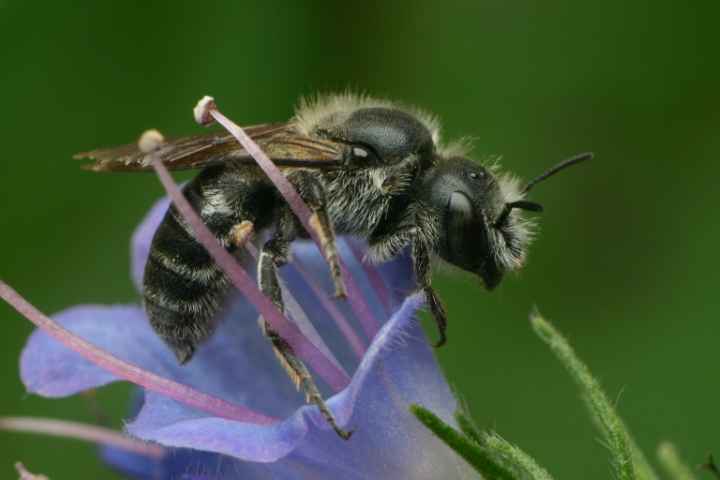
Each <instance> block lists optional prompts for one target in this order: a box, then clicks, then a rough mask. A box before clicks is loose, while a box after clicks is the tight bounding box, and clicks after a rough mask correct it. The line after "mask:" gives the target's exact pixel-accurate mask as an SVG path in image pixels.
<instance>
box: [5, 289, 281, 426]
mask: <svg viewBox="0 0 720 480" xmlns="http://www.w3.org/2000/svg"><path fill="white" fill-rule="evenodd" d="M0 297H2V298H3V299H4V300H5V301H6V302H7V303H9V304H10V305H12V306H13V307H14V308H15V309H16V310H17V311H18V312H20V313H21V314H22V315H24V316H25V318H27V319H28V320H30V321H31V322H32V323H34V324H35V325H37V326H38V328H41V329H42V330H44V331H45V332H47V333H48V334H49V335H50V336H52V337H53V338H54V339H56V340H57V341H58V342H60V343H62V344H63V345H65V346H66V347H68V348H70V349H71V350H72V351H74V352H76V353H78V354H80V355H82V356H83V357H85V358H87V359H88V360H90V361H91V362H93V363H95V364H96V365H99V366H101V367H103V368H105V369H107V370H109V371H110V372H112V373H114V374H115V375H117V376H119V377H122V378H124V379H126V380H130V381H131V382H133V383H136V384H138V385H141V386H143V387H145V388H147V389H149V390H152V391H154V392H157V393H161V394H163V395H166V396H168V397H170V398H173V399H175V400H179V401H181V402H183V403H186V404H187V405H190V406H193V407H196V408H199V409H202V410H205V411H206V412H210V413H212V414H213V415H217V416H218V417H222V418H225V419H228V420H236V421H241V422H247V423H255V424H258V425H273V424H275V423H277V422H278V420H276V419H274V418H272V417H268V416H266V415H263V414H261V413H257V412H254V411H252V410H249V409H247V408H245V407H241V406H240V405H235V404H234V403H230V402H228V401H225V400H223V399H221V398H218V397H214V396H212V395H209V394H207V393H203V392H201V391H199V390H195V389H194V388H190V387H188V386H186V385H183V384H181V383H177V382H174V381H172V380H169V379H167V378H164V377H161V376H159V375H156V374H154V373H152V372H149V371H147V370H144V369H142V368H140V367H137V366H135V365H133V364H131V363H128V362H126V361H125V360H121V359H119V358H118V357H116V356H114V355H111V354H109V353H108V352H106V351H105V350H103V349H101V348H98V347H96V346H95V345H93V344H92V343H90V342H88V341H87V340H85V339H83V338H81V337H79V336H77V335H75V334H74V333H72V332H71V331H69V330H67V329H66V328H64V327H62V326H61V325H60V324H59V323H57V322H56V321H54V320H53V319H51V318H50V317H48V316H47V315H45V314H43V313H42V312H41V311H40V310H38V309H37V308H35V307H34V306H33V305H32V304H31V303H30V302H28V301H27V300H25V299H24V298H23V297H21V296H20V294H19V293H17V292H16V291H15V290H13V289H12V288H11V287H10V286H9V285H8V284H6V283H5V282H3V281H2V280H0Z"/></svg>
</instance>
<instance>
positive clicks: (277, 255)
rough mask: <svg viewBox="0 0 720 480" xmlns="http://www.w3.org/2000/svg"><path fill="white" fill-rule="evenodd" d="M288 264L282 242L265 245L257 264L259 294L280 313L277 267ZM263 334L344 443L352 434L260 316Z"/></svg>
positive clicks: (289, 254)
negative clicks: (336, 420) (338, 419)
mask: <svg viewBox="0 0 720 480" xmlns="http://www.w3.org/2000/svg"><path fill="white" fill-rule="evenodd" d="M291 260H292V251H291V249H290V243H289V242H288V241H287V240H285V239H284V238H278V237H276V238H273V239H270V240H268V241H267V243H265V245H263V248H262V250H261V252H260V261H259V264H258V283H259V285H260V290H262V291H263V293H264V294H265V295H267V297H268V298H269V299H270V301H271V302H273V303H274V304H275V306H276V307H277V308H278V309H279V310H280V311H281V312H282V311H283V309H284V304H283V300H282V290H281V289H280V285H279V284H278V279H277V267H278V266H281V265H283V264H285V263H288V262H290V261H291ZM258 321H259V323H260V327H261V328H262V330H263V334H264V335H265V336H266V337H267V338H268V339H269V340H270V342H272V345H273V348H274V349H275V354H276V355H277V357H278V359H279V360H280V363H281V364H282V366H283V367H285V370H286V371H287V372H288V374H289V375H290V378H291V379H292V381H293V382H295V385H296V386H297V387H298V388H300V385H302V386H303V387H304V388H305V392H306V393H307V397H308V401H309V402H313V403H315V405H317V407H318V410H320V413H322V415H323V416H324V417H325V419H326V420H327V422H328V423H329V424H330V425H331V426H332V427H333V429H334V430H335V431H336V432H337V433H338V435H340V436H341V437H342V438H344V439H346V440H347V439H349V438H350V435H351V434H352V431H347V430H344V429H343V428H341V427H340V426H339V425H338V424H337V423H336V422H335V417H334V416H333V414H332V412H331V411H330V409H329V408H328V407H327V405H326V404H325V401H324V400H323V398H322V395H321V394H320V391H319V390H318V389H317V387H316V386H315V382H314V381H313V379H312V376H311V375H310V372H308V369H307V367H306V366H305V364H304V363H303V361H302V360H301V359H300V357H298V355H297V353H295V350H293V348H292V347H291V346H290V344H289V343H287V342H286V341H285V339H283V338H282V337H281V336H280V335H279V334H278V332H277V331H276V330H275V329H274V328H272V326H270V324H269V323H267V321H266V320H265V319H264V318H263V317H262V316H261V317H260V318H259V319H258Z"/></svg>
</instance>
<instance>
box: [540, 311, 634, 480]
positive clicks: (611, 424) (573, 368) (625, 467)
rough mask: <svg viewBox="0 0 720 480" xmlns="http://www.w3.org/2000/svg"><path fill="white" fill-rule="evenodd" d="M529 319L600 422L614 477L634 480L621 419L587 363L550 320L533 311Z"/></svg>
mask: <svg viewBox="0 0 720 480" xmlns="http://www.w3.org/2000/svg"><path fill="white" fill-rule="evenodd" d="M530 322H531V323H532V326H533V328H534V329H535V332H536V333H537V334H538V335H540V338H542V339H543V340H545V342H547V343H548V345H550V349H551V350H552V351H553V353H555V355H556V356H557V358H558V359H559V360H560V362H561V363H562V364H563V366H565V368H566V369H567V370H568V372H569V373H570V375H571V376H572V377H573V379H574V380H575V382H576V383H577V384H578V385H579V386H580V389H581V390H582V391H583V393H584V394H585V396H586V397H587V399H588V402H589V404H590V407H591V408H592V410H593V412H594V413H595V415H597V418H598V420H599V422H600V425H601V427H602V429H603V430H604V432H605V435H606V436H607V439H608V442H609V444H610V449H611V451H612V454H613V463H614V465H615V469H616V471H617V477H618V478H619V479H621V480H634V479H635V478H636V475H635V464H634V461H633V454H632V451H631V447H630V440H629V438H628V435H627V432H626V431H625V426H624V425H623V423H622V420H620V417H619V416H618V414H617V413H616V412H615V409H614V408H613V406H612V404H611V403H610V401H609V399H608V398H607V396H606V395H605V392H603V391H602V389H601V388H600V385H599V384H598V382H597V380H595V378H593V376H592V375H591V374H590V371H589V370H588V368H587V366H586V365H585V364H584V363H583V362H582V361H581V360H580V359H579V358H578V357H577V356H576V355H575V352H573V349H572V348H571V347H570V345H569V344H568V342H567V340H566V339H565V338H564V337H563V336H562V335H561V334H560V332H558V331H557V330H556V329H555V327H553V326H552V325H551V324H550V322H548V321H546V320H545V319H543V318H542V317H541V316H540V315H539V314H537V313H534V314H532V315H531V316H530Z"/></svg>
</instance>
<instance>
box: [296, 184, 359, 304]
mask: <svg viewBox="0 0 720 480" xmlns="http://www.w3.org/2000/svg"><path fill="white" fill-rule="evenodd" d="M292 183H293V186H294V187H295V189H296V190H297V191H298V193H299V194H300V196H301V197H302V199H303V200H305V203H307V205H308V207H309V208H310V210H311V211H312V212H313V213H312V216H311V217H310V223H311V224H312V227H313V228H314V229H315V231H316V232H317V233H318V235H319V236H320V243H321V244H322V248H323V252H324V253H325V258H327V261H328V264H329V265H330V273H331V274H332V278H333V282H334V283H335V293H334V294H333V298H337V299H341V300H342V299H344V298H345V296H346V295H347V294H346V292H345V283H343V279H342V274H341V272H340V259H339V257H338V254H337V248H336V246H335V230H334V229H333V224H332V221H331V220H330V215H329V214H328V211H327V199H326V197H325V189H324V188H323V186H322V184H321V183H320V182H319V181H318V179H317V178H315V176H314V175H313V174H312V173H310V172H308V171H306V170H299V171H298V172H297V173H296V174H295V175H294V176H293V178H292Z"/></svg>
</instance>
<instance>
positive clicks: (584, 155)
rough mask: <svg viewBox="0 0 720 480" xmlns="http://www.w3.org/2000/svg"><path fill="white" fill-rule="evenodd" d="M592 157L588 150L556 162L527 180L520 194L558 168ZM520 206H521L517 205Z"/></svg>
mask: <svg viewBox="0 0 720 480" xmlns="http://www.w3.org/2000/svg"><path fill="white" fill-rule="evenodd" d="M592 157H593V154H592V153H590V152H587V153H582V154H580V155H577V156H575V157H572V158H568V159H567V160H565V161H563V162H560V163H558V164H557V165H555V166H554V167H552V168H551V169H549V170H546V171H545V172H543V173H541V174H540V175H538V176H537V177H535V178H534V179H532V180H530V181H529V182H527V183H526V184H525V185H523V187H522V188H521V189H520V195H524V194H526V193H527V192H528V191H529V190H530V189H531V188H532V187H533V186H534V185H535V184H536V183H538V182H541V181H543V180H545V179H546V178H548V177H550V176H552V175H555V174H556V173H557V172H559V171H560V170H563V169H564V168H567V167H569V166H571V165H575V164H576V163H580V162H584V161H585V160H590V159H591V158H592ZM519 208H522V207H519Z"/></svg>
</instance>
